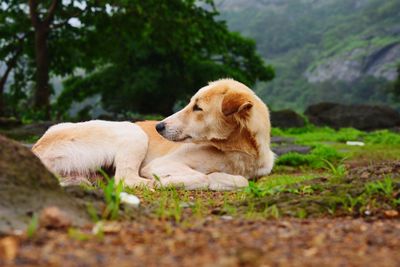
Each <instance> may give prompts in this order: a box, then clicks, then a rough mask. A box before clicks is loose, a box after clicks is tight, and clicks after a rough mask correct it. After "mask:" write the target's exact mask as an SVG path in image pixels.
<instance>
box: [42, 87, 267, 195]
mask: <svg viewBox="0 0 400 267" xmlns="http://www.w3.org/2000/svg"><path fill="white" fill-rule="evenodd" d="M195 106H196V108H194V107H195ZM200 109H202V110H200ZM162 122H163V123H165V130H164V131H162V132H161V135H162V136H161V135H160V134H159V133H158V132H157V131H156V130H155V126H156V124H157V123H158V122H154V121H146V122H138V123H137V125H138V126H139V127H140V128H141V129H142V130H143V131H144V133H145V134H146V136H147V137H148V142H147V141H145V143H144V142H142V143H140V144H139V143H138V141H134V142H135V143H133V142H132V143H125V142H123V143H122V145H124V146H125V147H127V148H134V147H135V146H137V145H141V146H142V147H143V146H145V147H146V152H145V153H142V154H137V155H136V158H135V162H137V163H140V166H141V167H140V173H139V174H140V176H141V177H140V178H139V179H141V180H140V181H141V182H144V183H145V184H147V185H149V184H151V183H155V184H158V183H161V184H162V185H173V186H183V187H185V188H187V189H198V188H209V189H213V190H232V189H235V188H240V187H244V186H247V178H253V177H259V176H262V175H266V174H268V173H269V172H270V171H271V169H272V166H273V160H274V155H273V153H272V152H271V150H270V147H269V144H270V121H269V112H268V109H267V107H266V106H265V104H264V103H263V102H262V101H261V100H260V99H259V98H258V97H257V96H256V95H255V94H254V93H253V92H252V91H251V90H250V89H249V88H247V87H246V86H245V85H243V84H241V83H239V82H237V81H234V80H231V79H223V80H219V81H215V82H212V83H210V84H209V85H208V86H205V87H203V88H201V89H200V90H199V91H198V92H197V93H196V94H195V95H194V96H193V97H192V99H191V101H190V103H189V104H188V105H187V106H186V107H185V108H184V109H182V110H181V111H180V112H178V113H175V114H173V115H171V116H170V117H168V118H166V119H165V120H163V121H162ZM116 127H120V126H116ZM100 128H101V129H97V130H95V131H91V130H90V131H89V130H88V129H86V130H85V129H80V130H77V131H71V130H68V129H64V130H63V129H62V128H60V130H59V131H57V132H56V131H53V132H52V133H51V134H50V133H49V134H47V135H46V134H45V136H43V137H42V138H41V139H40V140H39V142H38V143H37V144H36V145H35V147H34V151H35V153H36V154H37V155H38V156H39V157H41V158H43V154H42V152H41V151H44V150H46V149H48V147H52V146H53V145H54V144H59V143H60V142H62V141H60V140H71V139H74V138H76V139H79V140H83V142H89V140H90V142H93V141H94V140H104V139H106V138H109V139H110V140H111V139H114V140H115V133H114V135H110V134H109V133H107V132H104V127H103V128H102V127H100ZM89 129H90V127H89ZM93 130H94V129H93ZM114 132H116V133H118V128H116V129H115V131H114ZM135 135H136V136H138V138H136V139H135V140H139V139H140V138H142V137H140V138H139V136H140V133H135ZM119 138H121V137H119ZM126 138H128V137H126ZM142 139H143V138H142ZM140 140H141V139H140ZM57 149H58V148H57ZM57 149H55V150H52V151H53V152H52V154H51V155H52V156H55V155H56V154H57V153H56V152H59V151H58V150H57ZM60 149H63V148H60ZM48 158H49V157H48V155H47V159H48ZM120 158H121V157H120ZM122 158H123V157H122ZM114 164H115V165H116V166H117V168H118V164H119V162H118V161H116V160H114ZM138 171H139V170H136V171H135V170H134V169H132V172H136V173H137V172H138ZM132 177H137V176H134V175H133V176H132ZM155 177H157V179H156V180H155ZM121 178H123V177H121ZM158 180H159V181H158ZM146 181H151V182H146ZM137 184H139V183H137V182H135V181H133V180H132V179H131V180H129V182H128V185H137Z"/></svg>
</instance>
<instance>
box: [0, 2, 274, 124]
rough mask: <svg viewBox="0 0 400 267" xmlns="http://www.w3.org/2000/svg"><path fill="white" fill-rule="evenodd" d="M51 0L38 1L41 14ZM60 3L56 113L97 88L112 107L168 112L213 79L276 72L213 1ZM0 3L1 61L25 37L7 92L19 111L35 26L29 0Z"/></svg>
mask: <svg viewBox="0 0 400 267" xmlns="http://www.w3.org/2000/svg"><path fill="white" fill-rule="evenodd" d="M53 2H57V1H56V0H55V1H42V2H40V4H39V8H38V10H39V12H40V14H39V16H40V17H42V18H44V17H45V16H46V12H45V11H47V9H48V8H49V6H51V3H53ZM59 2H60V3H59V5H58V6H57V9H56V12H55V14H54V22H53V23H52V25H51V27H50V31H49V36H48V47H49V51H50V54H49V60H50V75H51V77H56V75H57V76H59V77H67V78H68V79H67V81H65V83H64V90H63V91H62V93H61V95H60V96H59V97H58V99H57V101H55V102H54V103H53V111H54V112H53V116H55V115H57V116H58V117H59V118H60V117H62V116H64V115H65V114H66V112H67V110H68V109H69V107H70V106H71V104H72V103H73V102H80V101H83V100H84V99H86V98H87V97H89V96H93V95H100V96H101V102H102V106H103V108H105V109H106V110H107V111H111V112H115V113H121V112H122V113H127V112H140V113H148V112H149V111H151V113H161V114H168V113H170V112H171V111H172V107H173V105H174V104H175V102H176V101H177V100H179V99H185V98H187V97H188V96H189V95H191V94H192V93H193V91H194V90H196V89H198V88H200V87H201V86H204V85H205V84H206V83H207V82H208V81H210V80H214V79H217V78H221V77H227V76H229V77H233V78H236V79H238V80H240V81H242V82H244V83H246V84H247V85H249V86H252V85H253V84H254V83H255V82H256V81H257V80H263V81H267V80H270V79H272V78H273V76H274V72H273V70H272V68H271V67H270V66H266V65H265V64H264V62H263V60H262V59H261V57H259V56H258V54H257V53H256V47H255V43H254V41H252V40H250V39H247V38H243V37H241V36H240V35H239V34H237V33H231V32H229V31H228V29H227V27H226V25H225V23H224V22H223V21H220V20H219V19H218V18H217V16H218V13H217V11H216V10H215V8H214V4H213V1H210V0H205V1H201V2H196V1H193V0H173V1H154V0H151V1H126V0H117V1H111V2H110V1H86V0H82V1H74V0H71V1H59ZM0 9H1V10H2V11H5V12H1V15H0V22H2V23H0V25H1V26H0V33H2V34H0V36H1V37H0V60H3V61H4V60H7V58H9V57H11V56H12V54H13V53H15V47H16V44H17V41H16V39H15V38H17V37H18V38H22V37H21V36H23V38H22V40H23V43H22V44H21V46H22V48H23V49H22V53H21V56H20V57H19V61H18V64H19V65H17V67H15V68H14V75H13V79H12V81H11V84H10V85H9V86H8V89H7V92H6V96H5V98H6V99H7V104H8V106H7V108H8V110H7V111H8V113H12V114H14V115H15V116H20V115H21V113H25V111H26V106H29V105H30V104H31V99H32V95H33V91H32V90H33V89H32V88H34V86H33V84H32V79H33V73H34V70H35V68H34V63H35V61H36V58H35V55H34V51H33V47H34V45H33V44H34V42H35V39H34V32H33V30H32V27H31V25H30V20H29V14H28V12H29V8H28V6H27V1H23V0H7V1H5V2H4V3H3V2H2V5H1V6H0ZM3 33H4V34H3ZM14 35H15V36H16V37H15V38H14V37H13V36H14ZM3 36H4V37H3ZM11 37H13V38H14V39H13V38H11ZM55 89H57V90H58V91H60V88H55ZM0 93H1V92H0ZM150 98H151V99H152V100H153V103H155V105H154V104H153V105H149V103H148V99H150Z"/></svg>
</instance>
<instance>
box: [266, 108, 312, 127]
mask: <svg viewBox="0 0 400 267" xmlns="http://www.w3.org/2000/svg"><path fill="white" fill-rule="evenodd" d="M271 124H272V127H278V128H297V127H304V126H305V124H306V122H305V120H304V118H303V117H301V116H300V115H299V114H297V113H296V112H294V111H293V110H290V109H285V110H279V111H272V112H271Z"/></svg>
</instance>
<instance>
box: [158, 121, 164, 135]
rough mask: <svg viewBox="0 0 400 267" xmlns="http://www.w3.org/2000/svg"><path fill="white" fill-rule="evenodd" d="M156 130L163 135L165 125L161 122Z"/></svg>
mask: <svg viewBox="0 0 400 267" xmlns="http://www.w3.org/2000/svg"><path fill="white" fill-rule="evenodd" d="M156 130H157V132H159V133H161V132H162V131H164V130H165V123H164V122H159V123H157V125H156Z"/></svg>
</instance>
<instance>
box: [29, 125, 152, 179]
mask: <svg viewBox="0 0 400 267" xmlns="http://www.w3.org/2000/svg"><path fill="white" fill-rule="evenodd" d="M147 147H148V137H147V135H146V134H145V133H144V132H143V130H142V129H141V128H140V127H138V126H137V125H135V124H133V123H129V122H104V121H89V122H84V123H77V124H74V123H65V124H59V125H56V126H53V127H52V128H50V129H49V130H48V131H47V132H46V133H45V134H44V135H43V137H42V138H40V140H39V141H38V142H37V143H36V144H35V145H34V147H33V149H32V151H33V152H34V153H35V154H36V155H37V156H38V157H39V158H40V159H41V161H42V162H43V163H44V165H45V166H46V167H47V168H48V169H49V170H51V171H52V172H53V173H55V174H57V175H60V176H62V177H66V179H65V182H66V183H68V181H69V180H71V179H69V178H71V177H73V176H74V177H78V178H81V177H87V178H88V177H89V176H90V175H91V174H93V173H95V172H96V171H97V170H98V169H99V168H101V167H104V166H112V165H114V166H115V168H116V174H115V177H116V180H117V182H118V181H120V180H124V182H125V183H126V185H128V186H136V185H140V184H148V183H149V182H148V181H147V179H143V178H141V177H139V173H138V172H139V167H140V164H141V163H142V161H143V159H144V157H145V155H146V151H147ZM73 180H77V181H79V179H73ZM61 182H63V179H62V180H61Z"/></svg>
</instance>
